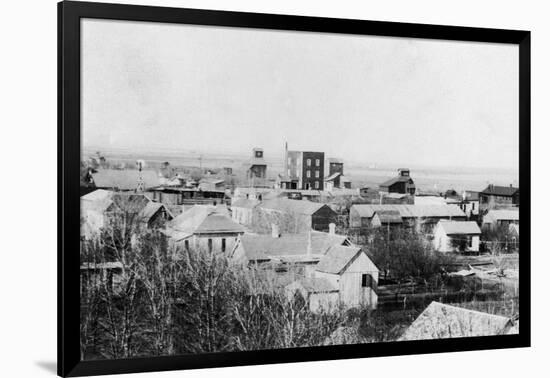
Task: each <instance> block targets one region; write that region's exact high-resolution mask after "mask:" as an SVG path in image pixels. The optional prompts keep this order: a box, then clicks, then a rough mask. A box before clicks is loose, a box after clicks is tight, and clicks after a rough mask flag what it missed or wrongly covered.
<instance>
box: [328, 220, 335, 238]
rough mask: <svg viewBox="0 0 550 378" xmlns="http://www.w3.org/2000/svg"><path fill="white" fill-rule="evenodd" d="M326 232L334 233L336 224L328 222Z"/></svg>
mask: <svg viewBox="0 0 550 378" xmlns="http://www.w3.org/2000/svg"><path fill="white" fill-rule="evenodd" d="M328 233H329V234H330V235H335V234H336V225H335V224H334V223H330V224H329V225H328Z"/></svg>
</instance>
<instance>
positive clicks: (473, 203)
mask: <svg viewBox="0 0 550 378" xmlns="http://www.w3.org/2000/svg"><path fill="white" fill-rule="evenodd" d="M475 210H476V203H475V202H472V211H475Z"/></svg>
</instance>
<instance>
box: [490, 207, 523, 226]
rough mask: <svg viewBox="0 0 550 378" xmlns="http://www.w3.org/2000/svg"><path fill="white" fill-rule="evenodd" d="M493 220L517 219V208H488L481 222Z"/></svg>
mask: <svg viewBox="0 0 550 378" xmlns="http://www.w3.org/2000/svg"><path fill="white" fill-rule="evenodd" d="M494 221H519V210H505V209H503V210H489V212H488V213H487V214H486V215H485V216H484V217H483V223H491V222H494Z"/></svg>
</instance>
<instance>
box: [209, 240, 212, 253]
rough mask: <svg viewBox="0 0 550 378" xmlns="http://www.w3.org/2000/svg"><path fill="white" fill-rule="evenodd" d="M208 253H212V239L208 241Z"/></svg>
mask: <svg viewBox="0 0 550 378" xmlns="http://www.w3.org/2000/svg"><path fill="white" fill-rule="evenodd" d="M208 252H212V239H208Z"/></svg>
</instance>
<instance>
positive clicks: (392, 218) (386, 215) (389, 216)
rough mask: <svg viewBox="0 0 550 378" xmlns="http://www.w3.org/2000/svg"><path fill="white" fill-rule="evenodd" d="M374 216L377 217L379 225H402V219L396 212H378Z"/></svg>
mask: <svg viewBox="0 0 550 378" xmlns="http://www.w3.org/2000/svg"><path fill="white" fill-rule="evenodd" d="M374 216H378V219H380V222H381V223H390V224H391V223H395V224H398V223H403V218H401V214H400V213H399V211H397V210H379V211H377V212H376V213H375V215H374Z"/></svg>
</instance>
